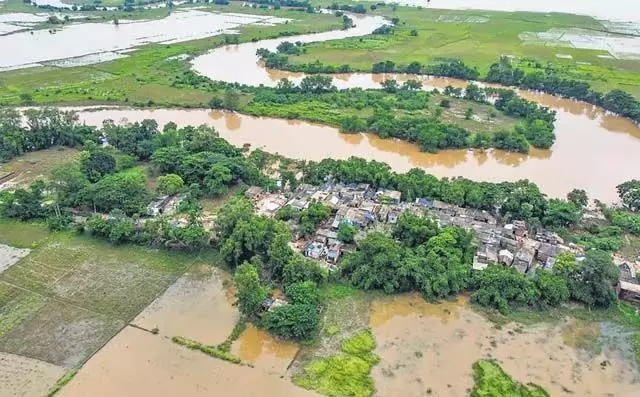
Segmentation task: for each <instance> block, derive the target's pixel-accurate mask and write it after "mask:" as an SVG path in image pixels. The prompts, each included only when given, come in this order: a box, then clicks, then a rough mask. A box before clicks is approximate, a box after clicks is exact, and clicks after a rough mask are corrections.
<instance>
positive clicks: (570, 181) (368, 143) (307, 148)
mask: <svg viewBox="0 0 640 397" xmlns="http://www.w3.org/2000/svg"><path fill="white" fill-rule="evenodd" d="M80 117H81V120H84V121H85V122H87V123H89V124H94V125H100V124H101V123H102V120H103V119H105V118H111V119H114V120H121V119H123V118H126V119H128V120H129V121H141V120H143V119H145V118H155V119H156V120H157V121H158V123H159V124H160V125H163V124H165V123H167V122H169V121H174V122H176V123H177V124H178V125H181V126H183V125H200V124H209V125H212V126H214V127H215V128H216V129H217V130H218V131H219V133H220V135H221V136H222V137H223V138H225V139H227V140H229V141H230V142H231V143H233V144H234V145H237V146H243V145H244V144H246V143H250V144H251V147H252V148H264V149H265V150H267V151H269V152H272V153H280V154H282V155H284V156H287V157H291V158H298V159H305V160H314V161H319V160H322V159H324V158H328V157H331V158H336V159H346V158H349V157H351V156H357V157H363V158H366V159H372V160H377V161H381V162H385V163H387V164H389V165H390V166H391V167H392V168H393V169H394V170H396V171H399V172H406V171H408V170H409V169H411V168H415V167H419V168H424V169H426V170H427V171H428V172H430V173H432V174H434V175H436V176H438V177H456V176H464V177H467V178H470V179H474V180H479V181H490V182H501V181H514V180H518V179H529V180H531V181H532V182H535V183H536V184H538V185H539V186H540V188H541V189H542V191H543V192H545V193H547V194H548V195H550V196H554V197H559V196H564V195H566V193H568V192H569V191H570V190H571V189H573V188H580V189H585V190H586V191H587V192H588V193H589V195H590V196H591V197H592V198H598V199H600V200H603V201H614V200H616V198H617V195H616V192H615V186H616V185H617V184H619V183H621V182H624V181H625V180H629V179H633V178H634V177H635V178H637V170H638V169H640V156H638V155H637V153H640V139H637V138H636V137H635V136H632V135H631V134H626V133H620V134H611V133H610V132H609V131H607V130H606V129H604V128H593V126H594V123H596V125H598V124H597V123H599V121H600V119H597V120H596V121H591V120H589V119H588V118H585V117H582V116H575V115H571V114H569V113H563V112H559V113H558V121H557V129H556V134H557V139H556V143H555V145H554V146H553V148H552V150H538V149H532V150H531V152H530V153H529V154H519V153H508V152H503V151H500V150H489V151H487V152H485V153H482V152H480V151H471V150H442V151H440V152H439V153H424V152H421V151H420V149H419V148H418V146H417V145H414V144H411V143H408V142H405V141H400V140H395V139H381V138H380V137H378V136H377V135H371V134H350V135H349V134H341V133H340V132H338V130H337V129H335V128H332V127H326V126H322V125H317V124H312V123H307V122H302V121H295V120H278V119H270V118H257V117H251V116H245V115H241V114H236V113H230V112H222V111H206V110H178V109H158V110H155V111H151V110H148V109H145V110H134V109H108V110H102V111H99V112H88V111H85V112H81V114H80ZM618 120H620V119H619V118H618ZM623 124H624V122H623Z"/></svg>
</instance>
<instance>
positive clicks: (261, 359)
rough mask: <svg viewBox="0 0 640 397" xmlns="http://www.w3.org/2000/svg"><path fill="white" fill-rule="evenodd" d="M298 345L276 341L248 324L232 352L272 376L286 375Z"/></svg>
mask: <svg viewBox="0 0 640 397" xmlns="http://www.w3.org/2000/svg"><path fill="white" fill-rule="evenodd" d="M298 349H299V347H298V345H297V344H295V343H291V342H286V341H283V340H279V339H276V338H275V337H274V336H272V335H271V334H269V333H268V332H267V331H265V330H263V329H260V328H257V327H256V326H255V325H253V324H248V325H247V328H246V329H245V330H244V332H243V333H242V334H241V335H240V338H238V340H237V341H235V342H234V343H233V346H232V349H231V352H232V353H233V354H234V355H235V356H237V357H239V358H240V359H241V360H242V361H244V362H246V363H251V364H252V365H253V366H254V367H256V368H258V369H261V370H264V371H265V372H267V373H268V374H272V375H278V376H280V375H284V374H285V373H286V370H287V367H288V366H289V364H290V363H291V361H292V360H293V359H294V358H295V356H296V353H297V352H298Z"/></svg>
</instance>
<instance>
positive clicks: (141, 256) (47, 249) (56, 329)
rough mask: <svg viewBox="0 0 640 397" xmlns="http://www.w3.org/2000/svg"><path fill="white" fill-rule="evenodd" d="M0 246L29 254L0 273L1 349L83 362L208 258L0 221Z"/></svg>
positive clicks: (62, 361)
mask: <svg viewBox="0 0 640 397" xmlns="http://www.w3.org/2000/svg"><path fill="white" fill-rule="evenodd" d="M0 243H3V244H7V245H11V246H15V247H20V248H31V249H32V251H31V253H30V254H29V255H28V256H27V257H26V258H24V259H22V260H21V261H20V262H18V263H16V264H14V265H13V266H11V267H10V268H9V269H7V270H5V271H4V272H3V273H2V274H0V314H1V315H0V319H1V320H0V351H3V352H7V353H13V354H19V355H23V356H26V357H30V358H37V359H39V360H43V361H46V362H49V363H52V364H56V365H60V366H63V367H66V368H72V367H75V366H77V365H79V364H82V363H83V362H84V361H85V360H86V359H87V358H88V357H90V356H91V355H92V354H93V353H94V352H95V351H96V350H97V349H99V348H100V347H101V346H102V345H103V344H104V343H106V342H107V341H108V340H109V339H110V338H111V337H113V335H115V334H116V333H117V332H118V331H119V330H120V329H121V328H122V327H124V326H125V325H126V324H128V323H129V321H131V320H132V319H133V318H134V317H135V316H136V315H137V314H138V313H139V312H140V311H141V310H142V309H144V308H145V307H146V306H147V305H149V304H150V303H151V302H152V301H153V300H154V299H155V298H156V297H157V296H159V295H160V294H161V293H162V292H164V290H165V289H166V288H168V287H169V286H170V285H171V284H172V283H173V282H174V281H175V280H176V279H177V278H178V277H180V275H182V274H183V273H184V271H185V270H186V269H187V268H188V267H189V266H191V265H192V264H194V263H211V258H209V257H208V256H207V254H185V253H175V252H169V251H161V250H156V249H150V248H142V247H138V246H113V245H111V244H109V243H107V242H103V241H100V240H97V239H94V238H90V237H87V236H82V235H77V234H74V233H49V232H47V231H46V229H45V227H44V226H40V225H35V224H25V223H14V222H9V221H2V222H0Z"/></svg>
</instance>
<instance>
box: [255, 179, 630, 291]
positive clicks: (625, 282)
mask: <svg viewBox="0 0 640 397" xmlns="http://www.w3.org/2000/svg"><path fill="white" fill-rule="evenodd" d="M246 196H247V197H248V198H249V199H251V200H252V201H253V202H254V205H255V208H256V211H257V212H258V213H259V214H262V215H266V216H275V214H276V213H277V212H278V210H280V209H281V208H283V207H284V206H286V205H289V206H291V207H293V208H295V209H297V210H303V209H304V208H306V207H307V206H308V205H309V203H311V202H312V201H316V202H319V203H322V204H324V205H327V206H329V207H331V209H332V214H333V216H332V218H331V219H330V220H329V221H328V222H326V223H325V224H323V225H321V226H320V228H319V229H318V230H317V231H316V233H315V235H314V236H313V237H312V238H310V239H308V240H303V241H302V242H298V243H297V244H296V245H295V246H296V247H297V248H299V249H300V250H301V251H302V253H303V254H304V255H306V256H307V257H310V258H313V259H316V260H318V261H320V262H321V263H323V264H324V265H325V266H326V267H327V268H328V269H329V270H332V269H335V267H336V265H337V263H338V261H339V259H340V257H341V255H342V253H343V252H345V251H346V250H349V249H353V247H349V246H345V245H344V244H343V243H342V242H340V241H339V240H338V227H339V226H340V224H341V223H343V222H346V223H348V224H350V225H352V226H354V227H355V228H356V229H358V230H360V231H364V230H367V229H370V228H372V227H374V226H375V225H376V224H395V223H396V222H397V220H398V217H399V216H400V214H402V212H404V211H411V212H413V213H415V214H418V215H430V216H433V217H435V219H437V221H438V223H439V224H440V226H448V225H455V226H459V227H462V228H464V229H467V230H473V231H474V232H475V236H476V244H477V246H478V251H477V252H476V255H475V256H474V260H473V269H474V270H476V271H482V270H484V269H485V268H486V267H487V266H488V265H489V263H498V264H502V265H504V266H510V267H514V268H515V269H517V270H518V271H519V272H520V273H522V274H526V275H533V274H535V271H536V270H537V269H541V268H543V269H552V268H553V266H554V264H555V261H556V258H557V257H558V255H560V254H561V253H563V252H572V253H574V254H575V255H576V258H577V259H578V260H579V261H580V260H582V259H583V258H584V251H583V249H582V248H581V247H580V246H577V245H575V244H572V243H569V244H565V243H564V241H563V240H562V238H560V236H558V235H557V234H556V233H553V232H550V231H547V230H540V231H538V232H537V233H536V234H531V231H530V229H529V228H528V226H527V224H526V223H525V222H524V221H519V220H514V221H513V222H511V223H508V224H500V223H499V222H498V220H497V219H496V218H495V217H494V216H493V215H491V214H490V213H489V212H487V211H482V210H475V209H469V208H463V207H459V206H457V205H453V204H448V203H444V202H441V201H438V200H431V199H428V198H420V199H417V200H415V202H410V203H407V202H402V201H401V193H400V192H398V191H394V190H386V189H373V188H371V186H370V185H368V184H340V183H337V184H332V183H327V184H325V185H323V186H312V185H307V184H303V185H300V186H299V187H298V188H297V189H296V190H295V191H294V192H290V193H287V194H284V193H268V192H265V191H263V190H262V189H260V188H258V187H251V188H250V189H248V190H247V192H246ZM291 226H292V231H293V233H294V240H296V241H298V240H299V239H300V235H299V233H298V231H297V229H296V225H295V224H293V225H291ZM618 265H619V266H620V268H621V280H620V285H619V290H620V294H621V297H623V298H625V299H630V300H637V301H638V302H640V282H638V279H637V278H636V275H635V265H633V264H632V265H629V264H628V263H626V262H625V263H618Z"/></svg>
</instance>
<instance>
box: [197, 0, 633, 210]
mask: <svg viewBox="0 0 640 397" xmlns="http://www.w3.org/2000/svg"><path fill="white" fill-rule="evenodd" d="M589 1H590V0H589ZM620 1H625V0H620ZM458 3H460V4H461V3H466V4H470V3H471V2H469V1H467V2H464V1H459V2H458ZM482 3H483V2H482V1H479V2H476V3H475V6H474V7H483V6H482ZM485 3H487V8H491V7H489V6H488V4H489V3H492V2H491V1H488V2H487V1H485ZM493 3H496V1H493ZM497 3H500V2H499V1H497ZM502 3H503V4H506V2H504V1H503V2H502ZM508 3H509V4H510V5H513V2H508ZM522 3H524V4H527V5H533V4H534V2H522ZM547 3H549V2H547ZM560 3H562V2H554V4H560ZM574 3H575V4H577V2H574ZM572 4H573V3H572ZM590 4H591V6H594V7H597V8H598V9H600V10H604V9H611V8H612V7H608V6H607V7H603V6H602V3H601V2H598V5H597V6H596V5H595V2H592V3H590ZM629 6H630V7H632V8H638V6H637V5H633V6H631V5H629ZM512 7H516V6H512ZM536 7H537V6H536ZM454 8H456V7H454ZM516 8H517V7H516ZM498 9H499V8H498ZM525 9H526V8H525ZM540 10H556V9H555V8H553V7H551V8H549V7H545V6H541V8H540ZM585 13H590V12H585ZM624 15H629V14H628V13H626V12H625V13H624ZM639 15H640V14H639ZM383 23H384V20H383V19H381V18H379V17H374V16H359V17H357V18H356V19H355V24H356V27H355V28H353V29H349V30H346V31H333V32H327V33H320V34H309V35H301V36H296V37H295V38H281V39H274V40H264V41H260V42H258V43H244V44H240V45H231V46H225V47H220V48H217V49H214V50H212V51H210V52H208V53H206V54H204V55H201V56H199V57H196V58H195V59H194V60H193V61H192V66H193V69H194V70H195V71H196V72H198V73H200V74H202V75H205V76H208V77H210V78H212V79H214V80H220V81H226V82H237V83H240V84H247V85H253V86H258V85H265V86H275V85H276V84H277V82H278V81H279V80H280V79H282V78H288V79H290V80H292V81H294V82H299V81H300V80H302V78H303V77H304V74H302V73H291V72H286V71H278V70H269V69H266V68H264V66H263V65H262V64H261V63H260V62H259V60H258V58H257V57H256V50H257V49H259V48H267V49H270V50H275V48H276V47H277V45H278V44H280V43H281V42H283V41H286V40H290V41H301V42H305V43H307V42H314V41H326V40H334V39H341V38H346V37H357V36H361V35H364V34H368V33H369V32H371V31H372V30H374V29H375V28H376V27H378V26H380V25H381V24H383ZM332 77H333V83H334V85H336V87H338V88H340V89H343V88H356V87H359V88H379V87H380V83H381V82H383V81H384V80H385V79H387V78H395V79H397V80H399V81H404V80H407V79H416V80H420V81H421V82H422V83H423V87H424V88H425V89H434V88H438V89H442V88H444V87H446V86H448V85H453V86H457V87H464V86H466V85H467V82H466V81H462V80H456V79H449V78H436V77H432V76H411V75H398V74H391V75H380V74H379V75H374V74H370V73H353V74H342V75H336V76H332ZM521 94H522V95H523V96H524V97H526V98H528V99H531V100H534V101H537V102H538V103H540V104H542V105H544V106H548V107H550V108H552V109H553V110H556V111H557V113H558V115H557V122H556V135H557V140H556V143H555V144H554V146H553V147H552V148H551V150H548V151H547V150H536V149H532V150H531V153H530V154H528V155H520V154H513V153H505V152H501V151H493V152H492V153H490V154H480V153H469V152H467V151H451V150H447V151H442V152H440V153H439V154H436V155H433V154H424V153H420V152H419V151H418V150H417V149H416V147H415V146H414V145H408V144H405V143H401V142H397V141H393V140H385V141H383V140H380V139H378V138H376V137H373V136H366V135H356V136H350V137H345V136H342V137H340V138H339V139H336V138H333V139H332V138H328V137H327V135H329V134H331V135H333V134H335V130H333V129H331V130H325V132H324V133H320V134H317V135H314V137H313V145H310V144H309V143H308V142H309V138H308V135H309V133H311V132H313V133H317V132H318V131H319V130H315V129H314V128H315V127H314V126H311V125H308V124H298V125H297V129H299V130H300V131H299V133H300V135H301V137H295V138H294V137H293V134H292V133H291V134H289V133H287V134H286V135H287V140H286V141H285V142H282V141H280V138H279V134H282V133H283V132H282V131H274V130H273V129H272V128H269V123H270V121H266V120H262V121H261V123H262V124H263V125H262V126H256V127H255V128H257V131H254V132H253V134H248V135H245V137H246V138H247V139H246V140H245V142H242V143H251V144H252V145H254V146H260V145H265V147H266V148H267V149H268V150H271V151H278V152H279V153H281V154H285V155H288V156H291V157H294V158H305V159H310V160H318V159H319V158H321V157H333V158H344V157H345V156H346V157H348V155H351V154H353V155H358V156H361V157H365V158H369V159H376V160H380V161H385V162H388V163H389V164H390V165H391V166H392V167H393V168H394V169H396V170H401V171H405V170H407V169H409V168H412V167H422V168H425V169H428V171H429V172H431V173H433V174H435V175H437V176H447V177H454V176H464V177H468V178H471V179H476V180H485V181H494V182H496V181H503V180H510V181H513V180H517V179H524V178H526V179H530V180H531V181H533V182H535V183H537V184H538V185H539V186H541V188H542V190H543V191H544V192H545V193H547V194H549V195H550V196H563V195H565V194H566V193H567V192H569V191H570V190H571V189H572V188H582V189H585V190H587V191H588V192H589V193H590V194H591V196H592V197H595V198H598V199H600V200H603V201H614V200H616V198H617V197H616V194H615V189H614V187H615V186H616V185H617V184H619V183H621V182H623V181H625V180H628V179H631V178H637V176H638V173H637V169H638V168H637V166H638V160H636V158H637V157H638V156H637V153H639V151H638V150H639V149H640V140H638V139H637V138H640V127H638V125H636V124H635V123H633V122H632V121H630V120H628V119H626V118H623V117H619V116H616V115H612V114H609V113H607V112H605V111H604V110H602V109H600V108H597V107H595V106H593V105H590V104H587V103H584V102H579V101H572V100H568V99H562V98H558V97H555V96H552V95H547V94H541V93H534V92H521ZM238 118H241V119H242V120H243V121H245V120H247V118H246V117H241V116H238ZM233 123H235V124H238V123H239V121H238V119H237V118H236V119H233V118H232V117H229V121H228V122H227V124H228V126H229V127H233ZM240 124H241V126H240V127H238V128H236V132H238V133H236V134H234V135H235V138H237V137H238V136H239V135H243V134H246V133H247V129H246V128H249V127H248V124H250V122H243V123H240ZM251 124H252V123H251ZM245 126H247V127H246V128H245ZM252 128H253V127H252ZM285 128H287V129H288V128H289V127H285ZM265 130H266V131H268V139H266V137H264V135H265ZM303 130H304V131H303ZM256 135H259V136H256ZM230 139H232V140H233V138H230ZM267 141H268V142H267ZM278 141H279V142H278ZM550 176H552V178H550Z"/></svg>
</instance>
